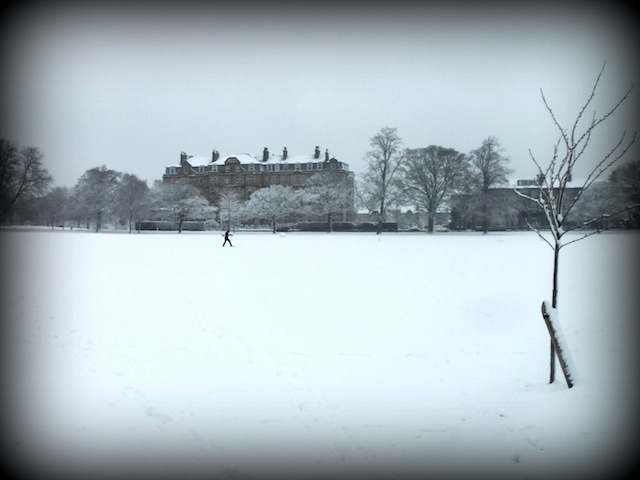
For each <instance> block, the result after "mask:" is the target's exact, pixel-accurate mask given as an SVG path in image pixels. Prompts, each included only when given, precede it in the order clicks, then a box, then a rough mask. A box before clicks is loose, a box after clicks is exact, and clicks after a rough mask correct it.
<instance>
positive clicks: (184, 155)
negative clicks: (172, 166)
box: [180, 152, 187, 165]
mask: <svg viewBox="0 0 640 480" xmlns="http://www.w3.org/2000/svg"><path fill="white" fill-rule="evenodd" d="M186 161H187V152H180V165H182V164H183V163H184V162H186Z"/></svg>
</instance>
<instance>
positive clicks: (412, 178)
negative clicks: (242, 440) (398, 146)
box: [402, 145, 468, 233]
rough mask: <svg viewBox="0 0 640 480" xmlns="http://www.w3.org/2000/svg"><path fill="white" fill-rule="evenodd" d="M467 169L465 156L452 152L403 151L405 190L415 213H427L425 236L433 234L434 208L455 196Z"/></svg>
mask: <svg viewBox="0 0 640 480" xmlns="http://www.w3.org/2000/svg"><path fill="white" fill-rule="evenodd" d="M467 165H468V160H467V156H466V155H464V154H463V153H460V152H458V151H457V150H454V149H453V148H445V147H440V146H436V145H431V146H429V147H426V148H415V149H407V150H406V151H405V160H404V163H403V167H402V170H403V179H404V185H405V189H406V192H407V195H408V197H409V198H411V199H412V201H413V202H414V203H415V205H416V206H417V207H418V209H419V210H424V211H426V212H427V217H428V219H429V221H428V230H429V233H433V226H434V223H435V216H436V213H437V211H438V208H440V206H441V205H443V204H444V203H445V202H448V201H449V199H450V197H451V195H452V194H453V193H455V191H456V189H457V188H458V187H459V185H460V183H461V181H462V179H463V178H464V176H465V172H466V169H467Z"/></svg>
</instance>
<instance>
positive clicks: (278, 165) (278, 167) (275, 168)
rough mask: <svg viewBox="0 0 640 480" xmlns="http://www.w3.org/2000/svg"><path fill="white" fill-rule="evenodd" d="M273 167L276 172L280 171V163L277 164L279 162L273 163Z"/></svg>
mask: <svg viewBox="0 0 640 480" xmlns="http://www.w3.org/2000/svg"><path fill="white" fill-rule="evenodd" d="M273 169H274V170H275V171H276V172H279V171H280V164H279V163H276V164H275V165H274V168H273Z"/></svg>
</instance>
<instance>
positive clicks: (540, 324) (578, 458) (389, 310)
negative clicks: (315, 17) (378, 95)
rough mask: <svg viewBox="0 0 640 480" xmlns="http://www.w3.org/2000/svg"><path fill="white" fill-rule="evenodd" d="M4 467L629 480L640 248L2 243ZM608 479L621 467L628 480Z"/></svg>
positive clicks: (368, 242) (611, 243) (494, 242)
mask: <svg viewBox="0 0 640 480" xmlns="http://www.w3.org/2000/svg"><path fill="white" fill-rule="evenodd" d="M0 240H1V241H2V268H3V279H2V280H3V282H2V290H1V298H2V305H3V306H2V308H3V312H2V313H3V319H4V327H3V331H2V341H3V342H4V343H3V382H4V383H3V389H2V405H3V407H2V411H3V414H4V415H5V418H4V419H3V430H2V434H3V454H4V455H3V458H4V459H5V463H7V466H8V467H12V468H16V469H17V470H16V471H19V472H20V471H26V472H27V473H30V472H36V473H43V474H45V473H46V475H43V476H42V477H40V478H53V475H54V474H59V476H60V477H59V478H65V479H69V478H74V477H77V478H100V477H101V476H104V477H105V478H112V477H114V476H115V475H121V476H122V477H126V478H129V477H130V476H132V478H133V477H135V478H141V477H148V478H165V477H166V478H191V477H192V476H193V477H195V476H198V475H201V476H202V477H203V478H204V477H206V478H265V477H269V478H288V477H291V478H306V477H307V476H321V475H323V474H324V475H326V476H327V477H329V476H330V477H332V478H337V477H342V476H344V477H350V478H355V477H363V478H364V477H367V478H376V477H380V478H397V477H399V478H405V477H423V476H424V475H428V476H429V477H430V478H461V477H466V476H471V477H473V478H494V479H495V478H514V479H515V478H544V479H546V478H605V477H606V478H614V477H615V474H616V473H620V472H622V471H623V470H622V469H623V467H624V468H626V467H627V466H628V465H627V463H626V462H628V461H631V460H635V457H634V456H633V455H634V454H635V450H634V449H635V448H636V446H637V445H636V440H637V433H638V422H637V420H638V416H637V414H636V410H637V405H638V403H637V402H638V389H637V386H638V381H637V380H638V368H637V365H638V361H637V360H638V359H637V355H636V351H637V349H638V343H637V340H638V335H637V333H638V329H637V318H636V317H637V313H638V312H639V311H640V310H639V308H638V306H639V298H638V288H637V287H638V272H640V257H639V256H638V255H637V253H636V252H638V251H639V249H638V246H640V234H638V233H628V232H612V233H604V234H600V235H596V236H594V237H591V238H588V239H586V240H585V241H583V242H579V243H576V244H574V245H571V246H568V247H567V248H566V249H565V250H563V251H562V256H561V260H560V261H561V266H560V268H561V270H560V282H561V285H560V296H559V311H558V314H559V321H560V323H561V324H562V330H563V332H564V337H565V340H566V342H567V344H568V347H569V348H570V351H571V356H572V358H573V361H574V363H575V367H576V369H577V376H576V378H577V379H578V381H577V384H576V386H575V387H574V388H572V389H570V390H569V389H568V388H567V386H566V384H565V382H564V378H563V376H562V372H561V370H560V369H559V367H558V368H557V380H556V382H555V383H554V384H551V385H550V384H548V374H549V364H548V362H549V335H548V332H547V329H546V327H545V324H544V321H543V319H542V315H541V313H540V306H541V303H542V301H543V300H548V299H550V296H551V279H552V275H551V272H552V251H551V249H550V248H549V247H548V246H547V245H546V244H545V243H544V242H543V241H541V240H540V239H539V238H538V237H537V236H536V235H535V234H534V233H530V232H519V233H504V234H498V233H492V234H489V235H481V234H475V233H464V234H456V233H450V234H447V233H439V234H434V235H426V234H384V235H382V236H376V235H374V234H338V233H334V234H324V233H322V234H303V233H292V234H287V235H273V234H269V233H242V232H238V233H236V234H235V235H234V236H233V238H232V240H233V243H234V247H233V248H228V247H225V248H221V245H222V237H221V235H220V233H219V232H213V233H211V232H205V233H203V232H200V233H189V232H185V233H182V234H180V235H178V234H176V233H159V234H158V233H142V234H135V233H134V234H126V233H101V234H95V233H90V232H80V231H73V232H70V231H65V232H61V231H40V232H17V231H6V230H5V231H2V232H0ZM612 475H613V476H612Z"/></svg>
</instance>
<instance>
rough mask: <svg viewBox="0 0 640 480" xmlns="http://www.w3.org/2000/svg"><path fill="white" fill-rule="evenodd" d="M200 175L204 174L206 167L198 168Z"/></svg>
mask: <svg viewBox="0 0 640 480" xmlns="http://www.w3.org/2000/svg"><path fill="white" fill-rule="evenodd" d="M198 173H204V166H202V165H200V166H199V167H198Z"/></svg>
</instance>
